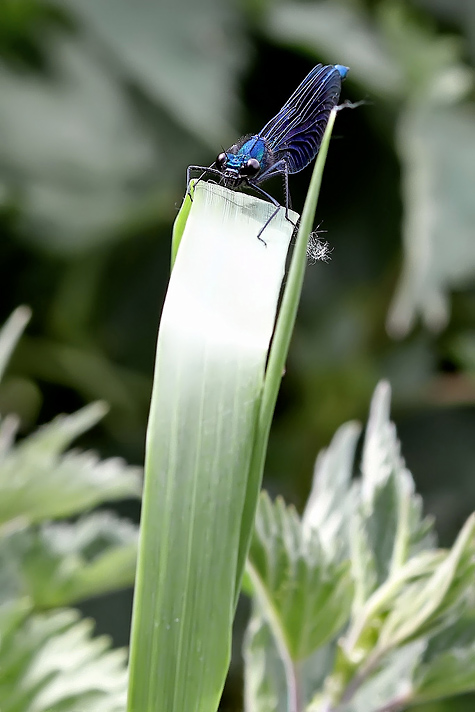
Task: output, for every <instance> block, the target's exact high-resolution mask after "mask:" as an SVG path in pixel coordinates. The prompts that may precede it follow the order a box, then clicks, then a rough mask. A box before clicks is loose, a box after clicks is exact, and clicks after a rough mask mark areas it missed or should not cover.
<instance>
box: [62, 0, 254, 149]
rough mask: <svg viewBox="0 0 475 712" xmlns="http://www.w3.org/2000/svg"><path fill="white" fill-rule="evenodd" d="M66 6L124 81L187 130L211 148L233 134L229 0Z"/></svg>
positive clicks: (237, 24) (235, 53) (233, 45)
mask: <svg viewBox="0 0 475 712" xmlns="http://www.w3.org/2000/svg"><path fill="white" fill-rule="evenodd" d="M60 4H61V5H64V4H65V3H64V1H63V2H61V3H60ZM66 4H67V5H68V6H69V7H70V9H71V11H72V13H73V14H74V15H76V16H77V17H79V18H80V19H81V20H82V21H83V22H84V23H85V24H86V27H89V28H90V29H91V31H92V32H93V33H94V35H95V36H96V37H98V38H99V39H100V40H101V41H102V42H103V43H104V46H105V47H106V48H107V49H108V50H111V51H112V53H113V56H114V57H115V59H116V61H117V64H118V66H119V67H121V68H122V70H123V71H125V72H126V73H127V74H128V76H129V78H130V79H132V80H133V81H134V83H136V84H138V85H139V86H140V88H141V89H142V90H143V91H145V93H146V94H147V95H148V96H149V97H150V98H151V99H153V100H155V101H156V102H157V103H158V104H159V105H160V106H161V107H162V108H163V109H164V110H165V111H167V112H169V113H170V114H171V115H173V117H174V119H175V120H176V121H177V122H178V123H179V124H182V125H183V127H184V128H186V130H187V131H189V132H192V133H193V134H195V135H196V136H197V137H198V138H199V139H200V140H201V141H203V140H206V141H207V142H208V143H209V144H210V145H211V146H212V147H213V150H215V149H216V145H220V143H219V142H220V141H221V140H226V137H228V138H229V140H231V138H232V136H235V135H236V131H235V130H234V129H233V124H234V119H235V116H236V115H237V113H238V110H239V106H238V104H237V101H236V98H235V97H236V88H237V87H236V81H237V75H238V72H239V70H241V69H242V68H243V64H244V58H245V57H246V52H245V51H244V50H245V40H244V33H243V28H242V23H241V21H240V18H239V14H238V12H237V9H236V7H235V6H234V5H233V4H232V3H222V2H219V0H202V1H201V2H200V3H199V4H198V3H190V2H188V0H162V2H160V3H158V2H150V1H149V0H135V3H134V4H133V5H131V4H130V2H128V0H102V1H101V2H99V3H98V2H95V0H81V2H80V3H77V2H74V0H69V2H67V3H66ZM224 46H225V48H226V51H225V52H223V51H222V49H223V47H224ZM217 137H220V138H219V140H218V144H217V143H216V141H217Z"/></svg>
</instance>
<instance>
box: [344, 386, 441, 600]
mask: <svg viewBox="0 0 475 712" xmlns="http://www.w3.org/2000/svg"><path fill="white" fill-rule="evenodd" d="M390 395H391V391H390V388H389V385H388V384H387V383H385V382H382V383H380V384H379V385H378V387H377V388H376V390H375V393H374V396H373V400H372V403H371V410H370V417H369V420H368V425H367V428H366V434H365V439H364V446H363V454H362V463H361V474H362V476H361V485H360V486H361V492H360V495H359V496H357V492H356V491H355V493H354V494H353V500H354V514H353V516H352V517H351V520H350V521H351V525H350V526H351V533H350V547H351V551H352V556H351V561H352V571H353V576H354V578H355V582H356V591H355V600H354V603H353V610H354V612H356V611H357V610H358V609H359V608H360V607H361V606H363V604H364V603H365V601H366V600H367V599H368V598H369V596H370V594H371V593H372V592H373V591H374V590H375V589H376V588H377V586H379V585H381V584H382V583H383V582H384V581H386V579H388V578H390V577H392V576H394V575H395V574H397V572H398V569H400V568H401V567H402V566H404V564H405V563H406V562H407V561H408V560H409V559H410V558H411V557H412V556H414V554H415V553H417V552H418V551H419V550H420V549H424V548H427V546H429V545H430V544H431V542H432V537H433V535H432V533H431V528H432V521H431V520H430V519H423V518H422V501H421V498H420V497H419V496H418V495H416V494H415V491H414V490H415V487H414V481H413V479H412V476H411V474H410V472H409V471H408V470H407V469H406V466H405V463H404V460H403V459H402V457H401V454H400V445H399V441H398V439H397V436H396V429H395V426H394V424H393V423H392V422H391V421H390V419H389V408H390Z"/></svg>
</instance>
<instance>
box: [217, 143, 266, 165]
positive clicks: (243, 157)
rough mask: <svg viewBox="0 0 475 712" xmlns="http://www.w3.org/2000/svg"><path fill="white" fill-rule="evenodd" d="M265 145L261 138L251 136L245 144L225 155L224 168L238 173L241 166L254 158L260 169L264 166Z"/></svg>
mask: <svg viewBox="0 0 475 712" xmlns="http://www.w3.org/2000/svg"><path fill="white" fill-rule="evenodd" d="M266 154H267V149H266V143H265V140H264V139H263V138H259V136H251V137H250V138H248V139H247V141H246V142H245V143H243V145H242V146H241V147H240V148H239V149H238V150H237V151H236V153H233V152H229V151H228V152H227V153H226V158H227V161H226V167H227V168H228V169H229V168H230V169H236V170H238V171H239V169H240V168H242V166H244V165H245V164H246V163H247V162H248V160H249V159H250V158H255V159H256V160H257V161H259V163H260V164H261V167H262V168H265V166H266V160H265V159H266Z"/></svg>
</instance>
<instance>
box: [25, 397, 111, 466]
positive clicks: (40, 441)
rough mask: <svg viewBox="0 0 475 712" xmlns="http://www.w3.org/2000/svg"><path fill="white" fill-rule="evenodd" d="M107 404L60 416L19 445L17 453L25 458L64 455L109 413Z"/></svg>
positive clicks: (91, 405) (95, 404)
mask: <svg viewBox="0 0 475 712" xmlns="http://www.w3.org/2000/svg"><path fill="white" fill-rule="evenodd" d="M107 411H108V407H107V405H106V404H105V403H101V402H98V403H91V404H90V405H87V406H85V407H84V408H81V409H80V410H78V411H76V413H72V414H71V415H58V416H56V418H54V420H52V421H51V422H50V423H47V424H46V425H42V426H40V427H39V428H38V430H36V431H35V432H34V433H32V434H31V435H28V436H27V437H26V438H24V439H23V440H22V441H21V443H20V444H18V445H17V453H18V452H20V453H22V455H23V457H27V456H28V455H30V456H31V457H32V458H33V457H38V456H39V455H40V454H41V455H50V456H55V455H59V454H60V453H62V452H63V451H64V450H65V449H66V448H67V447H68V445H70V444H71V443H72V442H73V440H75V439H76V438H78V437H79V436H80V435H82V434H83V433H85V432H87V431H88V430H90V429H91V428H92V427H93V426H94V425H96V423H98V422H99V421H100V420H101V419H102V418H103V417H104V415H105V414H106V413H107Z"/></svg>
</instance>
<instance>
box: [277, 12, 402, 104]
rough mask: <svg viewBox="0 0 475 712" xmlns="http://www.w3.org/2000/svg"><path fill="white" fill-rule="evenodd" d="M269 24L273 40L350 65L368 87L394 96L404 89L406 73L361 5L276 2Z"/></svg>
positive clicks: (357, 78)
mask: <svg viewBox="0 0 475 712" xmlns="http://www.w3.org/2000/svg"><path fill="white" fill-rule="evenodd" d="M265 28H266V30H267V32H268V33H269V34H270V35H271V37H272V38H273V39H274V40H277V41H279V42H283V43H285V44H290V45H292V46H297V47H299V48H304V49H305V50H306V51H309V50H310V51H312V52H313V53H314V54H316V55H318V57H319V58H321V57H322V56H323V57H325V58H326V59H327V61H329V62H335V61H338V62H340V63H341V64H345V65H347V66H349V67H351V74H350V77H351V79H352V80H353V79H356V80H357V81H359V82H360V83H361V84H362V85H363V86H366V87H368V88H369V89H370V91H373V92H375V93H377V94H379V95H382V96H387V97H391V98H392V97H398V96H400V95H401V94H403V92H404V74H403V72H402V69H401V67H400V66H399V64H398V62H397V61H396V59H395V57H394V56H393V54H392V51H391V47H390V45H389V43H388V42H387V41H386V39H385V37H384V36H383V35H382V33H381V31H380V29H379V27H378V26H377V25H376V24H374V23H373V22H372V20H371V18H370V17H369V15H367V14H366V13H365V12H364V11H363V9H362V8H361V6H358V5H351V4H349V3H347V4H343V3H336V2H331V1H329V0H327V1H326V2H319V3H318V4H315V3H312V4H308V3H301V2H300V3H295V2H293V3H274V4H271V6H270V12H269V16H268V18H267V19H266V22H265ZM348 37H351V42H349V41H348Z"/></svg>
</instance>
